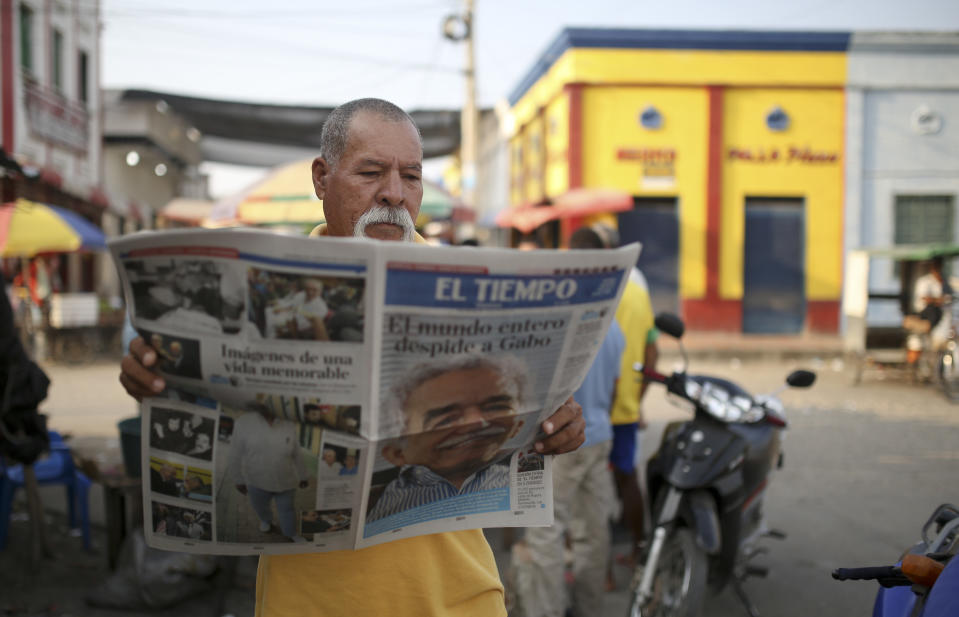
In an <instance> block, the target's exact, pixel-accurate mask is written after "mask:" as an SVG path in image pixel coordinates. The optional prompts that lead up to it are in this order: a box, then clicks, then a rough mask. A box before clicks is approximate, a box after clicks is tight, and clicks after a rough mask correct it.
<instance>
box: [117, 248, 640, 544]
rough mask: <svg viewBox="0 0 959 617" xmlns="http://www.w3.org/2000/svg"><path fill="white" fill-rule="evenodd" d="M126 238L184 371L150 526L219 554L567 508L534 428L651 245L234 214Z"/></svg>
mask: <svg viewBox="0 0 959 617" xmlns="http://www.w3.org/2000/svg"><path fill="white" fill-rule="evenodd" d="M110 248H111V251H112V254H113V258H114V260H115V261H116V264H117V266H118V270H119V272H120V277H121V279H122V285H123V289H124V293H125V295H126V298H127V306H128V309H129V311H130V318H131V320H132V322H133V325H134V326H135V327H136V329H137V330H138V332H139V333H140V334H141V335H142V336H143V337H144V339H145V340H147V341H148V342H150V343H151V344H152V346H153V347H154V348H155V349H156V351H157V353H158V362H157V366H158V369H159V371H160V373H161V375H162V376H163V378H164V379H165V381H166V383H167V389H166V391H165V392H164V393H163V395H162V396H161V397H157V398H151V399H146V400H144V402H143V404H142V408H141V413H142V427H143V429H142V454H141V456H142V469H143V470H144V472H145V473H144V491H143V495H144V497H143V500H144V518H145V531H146V537H147V539H148V542H149V544H150V545H151V546H154V547H159V548H168V549H175V550H183V551H193V552H203V553H213V554H251V553H296V552H319V551H329V550H344V549H357V548H363V547H366V546H371V545H374V544H378V543H381V542H387V541H391V540H395V539H400V538H407V537H411V536H416V535H421V534H428V533H436V532H441V531H452V530H461V529H471V528H479V527H503V526H534V525H548V524H551V523H552V519H553V508H552V505H553V504H552V480H551V475H550V457H548V456H543V455H540V454H539V453H538V452H537V451H536V450H535V448H534V447H533V444H534V443H535V442H536V441H537V439H539V438H542V437H543V434H542V433H541V428H540V427H541V424H542V422H543V421H544V420H545V419H546V418H547V417H548V416H549V415H551V414H552V412H553V411H555V410H556V409H557V408H558V407H560V405H561V404H562V403H563V402H564V401H565V400H566V399H567V398H568V397H570V396H571V395H572V394H573V392H575V390H576V389H577V388H578V386H579V385H580V383H581V382H582V380H583V378H584V377H585V374H586V372H587V370H588V369H589V366H590V364H591V363H592V360H593V358H594V357H595V355H596V352H597V350H598V348H599V345H600V344H601V342H602V339H603V335H604V333H605V332H606V330H607V328H608V327H609V324H610V320H611V319H612V318H613V314H614V312H615V308H616V305H617V302H618V300H619V296H620V294H621V293H622V289H623V287H624V285H625V282H626V280H627V278H628V274H629V272H630V269H631V268H632V266H633V264H635V263H636V258H637V256H638V254H639V246H638V245H631V246H628V247H624V248H621V249H617V250H615V251H573V252H568V251H565V252H564V251H535V252H528V253H520V252H517V251H515V250H509V249H476V248H466V247H432V246H428V245H422V244H405V243H391V242H374V241H370V240H365V239H353V238H305V237H292V236H283V235H279V234H275V233H269V232H264V231H258V230H237V229H232V230H188V231H182V232H179V231H178V232H169V231H166V232H143V233H138V234H133V235H129V236H124V237H122V238H118V239H116V240H114V241H112V242H111V243H110Z"/></svg>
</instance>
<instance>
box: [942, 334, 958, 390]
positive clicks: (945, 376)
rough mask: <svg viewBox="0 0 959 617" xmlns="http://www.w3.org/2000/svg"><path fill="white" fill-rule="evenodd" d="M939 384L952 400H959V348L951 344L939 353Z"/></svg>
mask: <svg viewBox="0 0 959 617" xmlns="http://www.w3.org/2000/svg"><path fill="white" fill-rule="evenodd" d="M937 365H938V366H937V368H938V371H937V372H938V374H939V384H940V385H941V386H942V391H943V392H944V393H945V395H946V397H947V398H948V399H949V400H951V401H959V349H957V348H956V347H955V346H952V345H950V346H949V347H947V348H946V349H945V350H944V351H942V352H940V353H939V359H938V362H937Z"/></svg>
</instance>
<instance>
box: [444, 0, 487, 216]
mask: <svg viewBox="0 0 959 617" xmlns="http://www.w3.org/2000/svg"><path fill="white" fill-rule="evenodd" d="M473 3H474V0H464V5H463V14H462V15H450V16H448V17H447V18H446V21H445V22H444V23H443V36H445V37H446V38H448V39H449V40H451V41H455V42H460V41H463V42H465V43H466V45H465V47H466V63H465V68H464V69H463V75H464V77H465V78H466V80H465V81H466V96H465V98H464V100H463V110H462V112H461V113H460V193H461V197H462V199H463V202H464V203H465V204H466V205H467V206H470V207H473V208H475V207H476V167H477V164H478V162H479V112H478V111H477V109H476V59H475V53H474V42H475V40H476V37H475V31H474V29H473Z"/></svg>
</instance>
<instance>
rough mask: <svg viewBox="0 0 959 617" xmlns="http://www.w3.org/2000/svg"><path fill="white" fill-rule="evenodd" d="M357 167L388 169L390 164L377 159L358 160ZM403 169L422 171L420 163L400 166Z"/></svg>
mask: <svg viewBox="0 0 959 617" xmlns="http://www.w3.org/2000/svg"><path fill="white" fill-rule="evenodd" d="M359 165H360V166H361V167H362V166H365V165H372V166H374V167H389V166H390V164H389V163H388V162H386V161H381V160H379V159H360V162H359ZM402 168H403V169H415V170H416V171H423V164H422V163H409V164H406V165H403V166H402Z"/></svg>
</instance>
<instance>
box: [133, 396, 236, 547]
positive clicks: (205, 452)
mask: <svg viewBox="0 0 959 617" xmlns="http://www.w3.org/2000/svg"><path fill="white" fill-rule="evenodd" d="M141 413H142V436H143V439H142V440H141V443H142V453H141V456H142V459H141V460H142V464H143V469H145V470H147V473H146V475H147V478H145V484H144V505H145V512H146V513H147V514H148V518H147V520H146V525H147V529H148V530H150V531H152V532H153V535H152V536H151V537H152V539H153V540H154V542H152V543H151V544H153V545H157V544H159V545H160V546H161V547H162V548H175V547H178V546H180V547H190V546H194V545H195V542H210V543H212V542H213V541H214V536H213V520H214V513H213V493H214V487H215V486H216V477H215V475H214V458H215V456H216V434H217V416H218V412H217V410H216V409H215V408H213V409H211V408H210V407H204V406H201V405H193V404H189V403H185V402H183V401H178V400H175V399H147V401H145V402H144V404H143V405H142V406H141Z"/></svg>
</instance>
